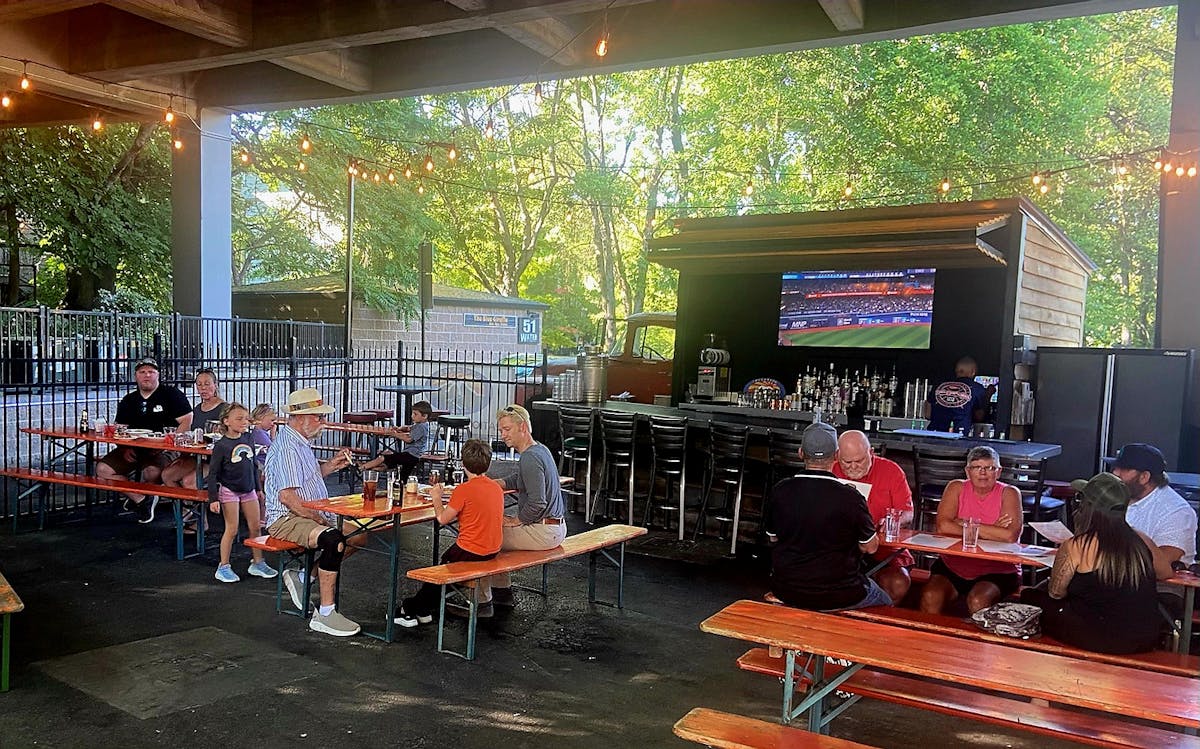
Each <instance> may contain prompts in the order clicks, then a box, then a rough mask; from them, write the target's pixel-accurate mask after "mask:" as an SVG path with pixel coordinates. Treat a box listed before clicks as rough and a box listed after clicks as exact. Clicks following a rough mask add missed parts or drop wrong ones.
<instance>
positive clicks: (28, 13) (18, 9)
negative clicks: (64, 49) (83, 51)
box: [0, 0, 96, 23]
mask: <svg viewBox="0 0 1200 749" xmlns="http://www.w3.org/2000/svg"><path fill="white" fill-rule="evenodd" d="M94 2H96V0H0V23H15V22H17V21H28V20H29V19H30V18H40V17H42V16H48V15H50V14H52V13H62V12H63V11H67V10H75V9H76V8H82V7H83V6H85V5H91V4H92V3H94Z"/></svg>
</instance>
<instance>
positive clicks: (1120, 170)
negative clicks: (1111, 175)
mask: <svg viewBox="0 0 1200 749" xmlns="http://www.w3.org/2000/svg"><path fill="white" fill-rule="evenodd" d="M1117 174H1119V175H1120V176H1122V177H1124V176H1125V175H1126V174H1129V165H1128V164H1126V163H1125V161H1124V160H1121V161H1118V162H1117Z"/></svg>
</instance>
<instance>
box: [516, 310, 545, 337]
mask: <svg viewBox="0 0 1200 749" xmlns="http://www.w3.org/2000/svg"><path fill="white" fill-rule="evenodd" d="M541 340H542V318H541V315H539V314H538V313H536V312H530V313H529V316H528V317H522V318H521V326H520V327H519V328H517V343H540V342H541Z"/></svg>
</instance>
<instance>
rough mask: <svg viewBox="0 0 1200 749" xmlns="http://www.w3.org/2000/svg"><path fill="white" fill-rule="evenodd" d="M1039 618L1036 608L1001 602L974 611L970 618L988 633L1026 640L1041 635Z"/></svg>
mask: <svg viewBox="0 0 1200 749" xmlns="http://www.w3.org/2000/svg"><path fill="white" fill-rule="evenodd" d="M1041 616H1042V610H1041V609H1040V608H1038V607H1037V606H1031V605H1029V604H1027V603H1010V602H1007V601H1002V602H1000V603H995V604H992V605H991V606H988V607H987V608H986V609H980V610H979V611H976V612H975V613H974V614H972V615H971V618H972V619H974V620H975V623H976V624H978V625H979V626H980V627H983V628H984V629H986V630H987V631H989V632H995V633H996V634H998V635H1004V636H1005V637H1018V638H1020V639H1022V640H1027V639H1029V638H1030V637H1034V636H1036V635H1039V634H1041V632H1042V628H1041V622H1040V619H1041Z"/></svg>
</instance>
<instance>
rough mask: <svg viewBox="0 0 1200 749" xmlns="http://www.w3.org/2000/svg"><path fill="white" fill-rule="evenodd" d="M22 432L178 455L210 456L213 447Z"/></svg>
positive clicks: (75, 433) (32, 430) (51, 431)
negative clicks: (165, 451) (169, 452)
mask: <svg viewBox="0 0 1200 749" xmlns="http://www.w3.org/2000/svg"><path fill="white" fill-rule="evenodd" d="M21 431H22V432H24V433H25V434H32V435H35V436H38V437H47V438H49V439H56V440H78V441H79V442H102V443H106V444H109V445H121V446H122V447H137V448H141V449H143V450H172V451H174V452H177V453H187V454H189V455H208V454H209V453H210V452H212V447H210V446H209V445H168V444H167V442H166V440H164V439H163V438H162V437H136V438H133V439H129V438H126V439H118V438H116V437H105V436H104V435H103V434H100V433H99V432H95V431H92V432H88V433H87V434H83V433H81V432H80V431H79V430H78V429H74V428H72V429H57V428H50V429H42V428H40V427H21Z"/></svg>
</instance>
